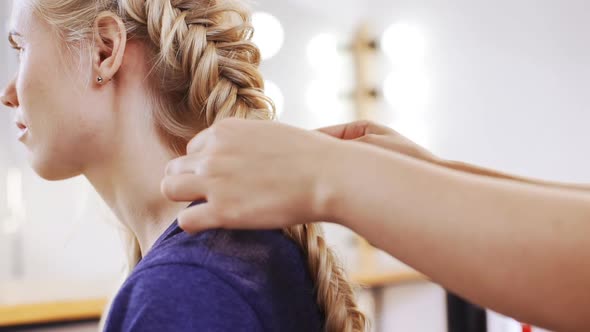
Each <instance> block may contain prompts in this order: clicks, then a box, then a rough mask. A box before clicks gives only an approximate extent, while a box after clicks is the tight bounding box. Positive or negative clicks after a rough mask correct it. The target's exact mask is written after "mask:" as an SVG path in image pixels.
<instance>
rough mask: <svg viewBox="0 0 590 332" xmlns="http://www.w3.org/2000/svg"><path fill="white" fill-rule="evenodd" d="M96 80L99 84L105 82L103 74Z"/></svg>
mask: <svg viewBox="0 0 590 332" xmlns="http://www.w3.org/2000/svg"><path fill="white" fill-rule="evenodd" d="M96 82H97V83H98V84H102V83H104V79H103V78H102V76H98V77H97V78H96Z"/></svg>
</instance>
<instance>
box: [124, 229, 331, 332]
mask: <svg viewBox="0 0 590 332" xmlns="http://www.w3.org/2000/svg"><path fill="white" fill-rule="evenodd" d="M153 283H160V284H161V285H154V284H153ZM138 284H146V285H147V284H149V287H146V288H149V289H166V288H168V289H169V290H170V288H169V287H170V285H171V284H174V286H173V287H174V288H175V289H176V290H177V291H180V292H183V291H182V290H183V289H184V290H186V292H185V293H183V294H185V295H188V294H191V292H192V291H191V289H194V288H195V287H200V288H201V292H204V293H205V294H200V297H202V298H208V299H209V301H212V300H215V301H216V296H215V294H217V293H218V292H219V291H220V290H221V291H223V292H224V293H225V294H227V295H228V296H234V297H235V299H236V300H238V299H239V301H242V302H244V303H246V304H247V305H248V307H249V308H250V309H251V310H252V311H253V312H254V313H255V316H256V317H264V319H262V321H263V325H264V326H265V330H269V329H270V330H277V329H278V330H284V331H290V329H289V328H287V326H290V327H294V328H296V329H295V330H307V331H315V330H319V329H320V326H321V324H322V318H321V317H322V316H321V313H320V311H319V308H318V306H317V303H316V296H315V290H314V284H313V282H312V280H311V277H310V274H309V270H308V268H307V259H306V257H305V255H304V253H303V251H302V250H301V249H300V248H299V246H298V245H297V244H296V243H294V242H293V241H292V240H291V239H290V238H289V237H287V236H286V235H285V234H284V233H283V232H282V231H279V230H275V231H235V230H214V231H208V232H204V233H201V234H198V235H189V234H187V233H184V232H182V231H178V230H177V231H175V232H172V235H171V236H169V237H168V238H166V239H164V240H163V241H161V243H160V244H159V245H158V246H157V247H154V249H152V252H150V254H149V255H147V256H146V257H145V259H144V260H143V261H142V262H141V263H140V264H139V265H138V267H137V268H136V270H135V271H134V273H133V275H132V276H131V277H130V278H129V280H128V287H130V288H134V287H136V286H137V285H138ZM133 285H136V286H133ZM217 288H219V289H217ZM207 294H210V295H211V296H210V297H208V296H207ZM232 294H233V295H232ZM191 295H192V294H191ZM168 296H169V297H176V296H180V293H179V294H177V295H173V294H168ZM269 317H272V318H269ZM288 322H291V324H292V322H298V323H296V324H295V325H288ZM285 324H287V325H285Z"/></svg>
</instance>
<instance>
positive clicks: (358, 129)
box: [317, 120, 395, 140]
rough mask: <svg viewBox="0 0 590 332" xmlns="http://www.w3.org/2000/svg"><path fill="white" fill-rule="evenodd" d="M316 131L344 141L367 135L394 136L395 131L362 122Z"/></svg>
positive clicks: (369, 122) (372, 123)
mask: <svg viewBox="0 0 590 332" xmlns="http://www.w3.org/2000/svg"><path fill="white" fill-rule="evenodd" d="M317 131H319V132H321V133H324V134H326V135H330V136H332V137H335V138H339V139H344V140H352V139H357V138H359V137H362V136H365V135H368V134H376V135H389V134H395V131H394V130H393V129H391V128H389V127H386V126H383V125H380V124H377V123H374V122H371V121H364V120H362V121H356V122H352V123H347V124H342V125H337V126H332V127H326V128H320V129H318V130H317Z"/></svg>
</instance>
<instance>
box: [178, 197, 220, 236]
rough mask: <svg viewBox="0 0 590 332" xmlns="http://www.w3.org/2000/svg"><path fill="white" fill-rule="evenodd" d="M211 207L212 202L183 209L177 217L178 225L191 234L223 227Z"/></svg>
mask: <svg viewBox="0 0 590 332" xmlns="http://www.w3.org/2000/svg"><path fill="white" fill-rule="evenodd" d="M211 207H212V206H211V204H210V203H203V204H199V205H196V206H192V207H190V208H188V209H184V210H182V211H181V212H180V213H179V214H178V217H177V220H178V226H180V228H182V229H183V230H184V231H185V232H187V233H191V234H195V233H198V232H202V231H206V230H209V229H215V228H221V224H220V223H219V219H217V218H216V217H215V215H214V214H213V213H212V211H211V210H212V209H211Z"/></svg>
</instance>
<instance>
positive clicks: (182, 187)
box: [161, 174, 207, 202]
mask: <svg viewBox="0 0 590 332" xmlns="http://www.w3.org/2000/svg"><path fill="white" fill-rule="evenodd" d="M161 191H162V193H163V194H164V196H166V197H168V199H170V200H172V201H177V202H193V201H198V200H201V199H206V198H207V197H206V193H207V186H206V180H205V179H203V178H202V177H200V176H198V175H195V174H180V175H171V176H166V177H165V178H164V179H163V180H162V183H161Z"/></svg>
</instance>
